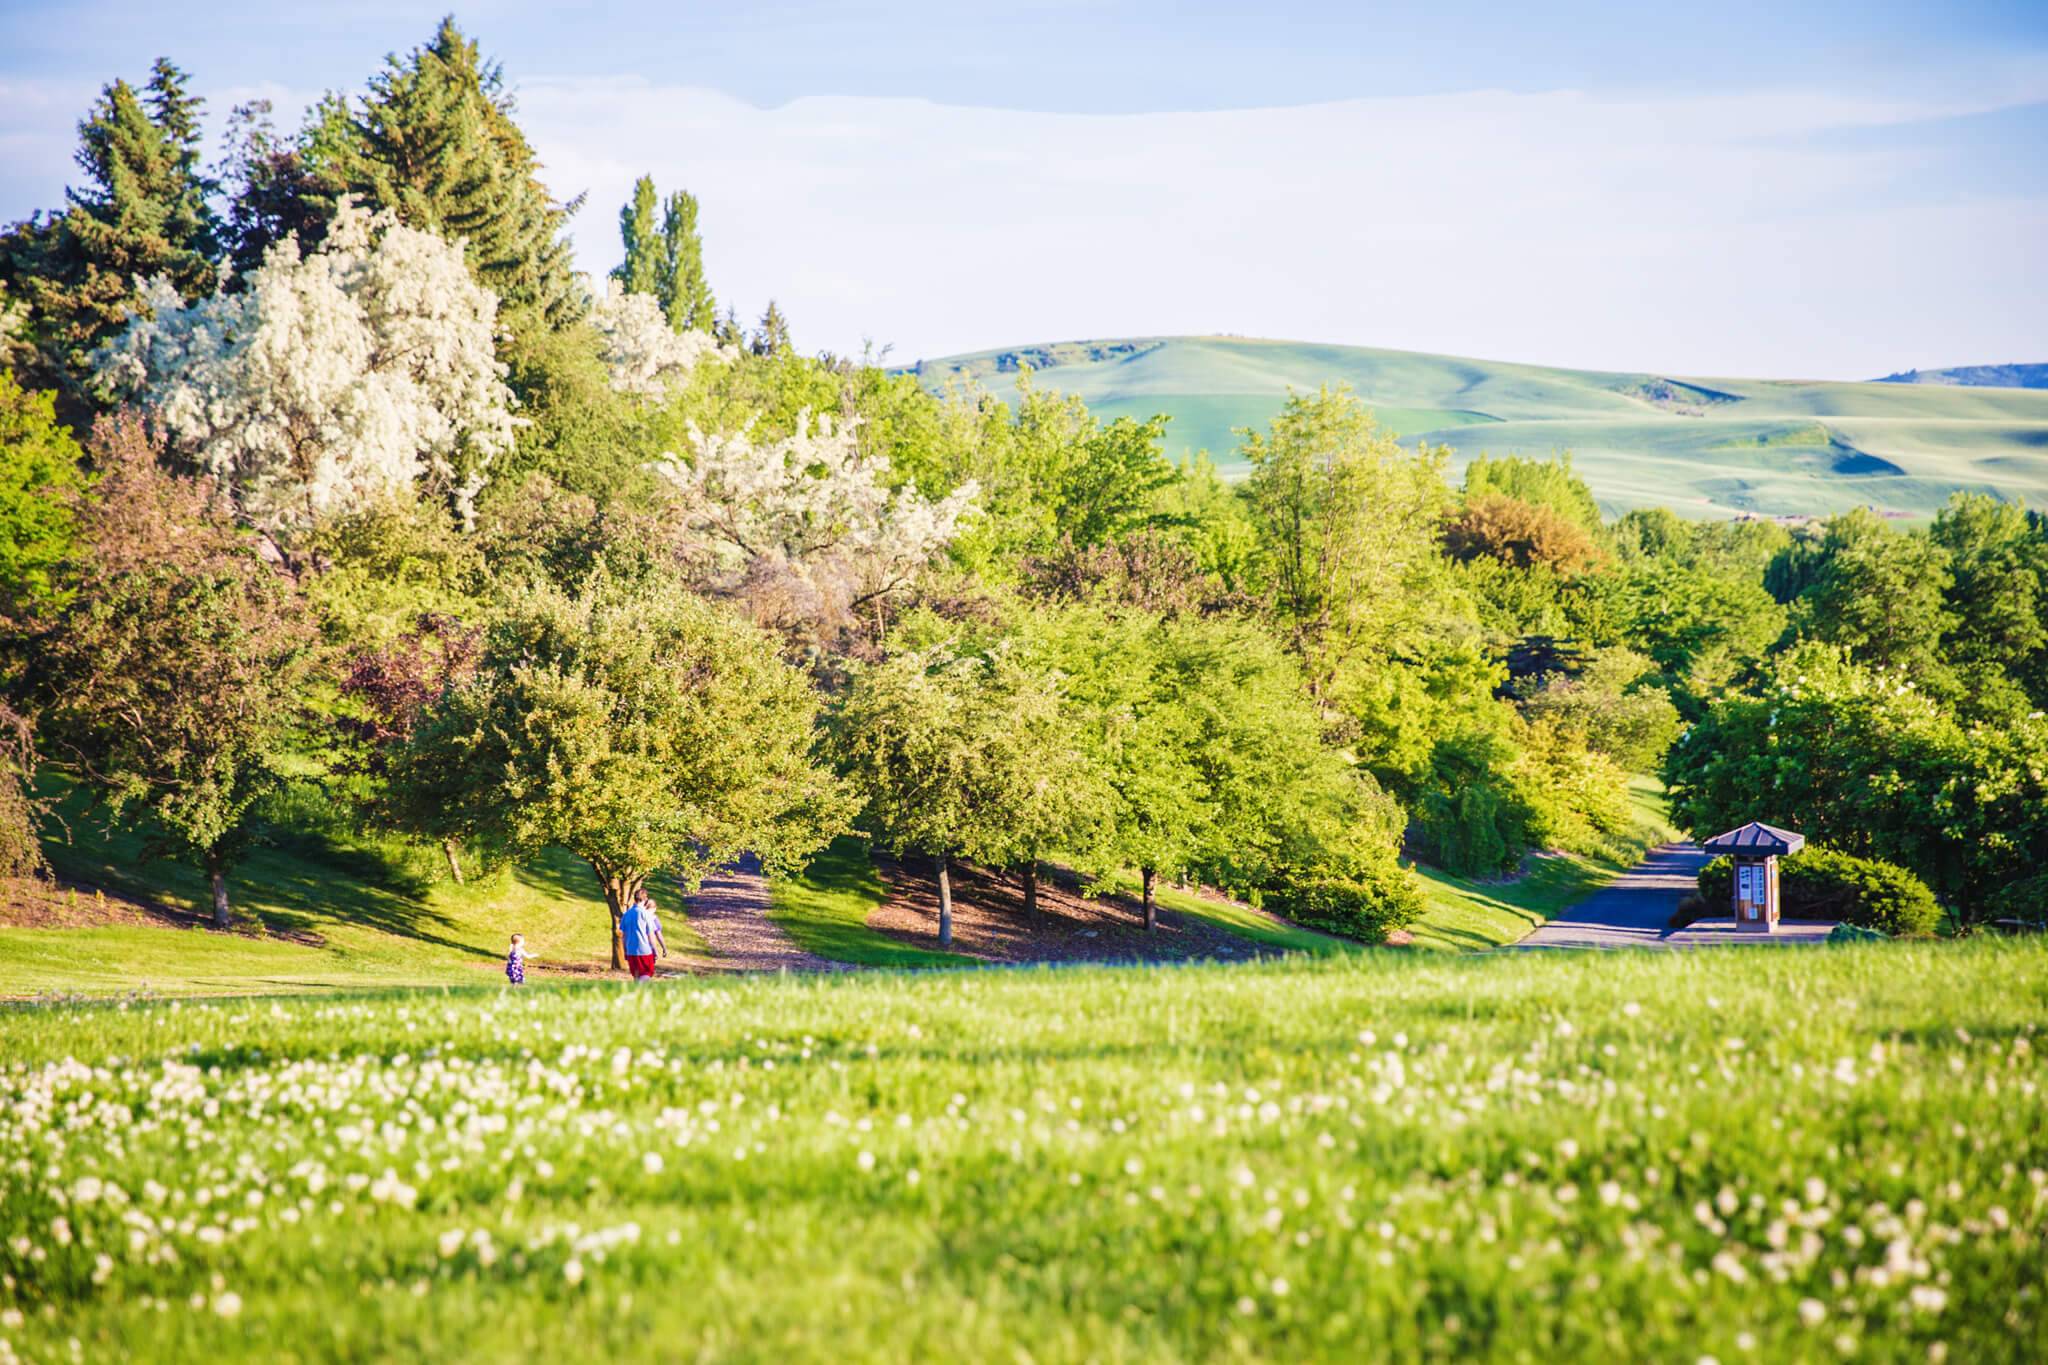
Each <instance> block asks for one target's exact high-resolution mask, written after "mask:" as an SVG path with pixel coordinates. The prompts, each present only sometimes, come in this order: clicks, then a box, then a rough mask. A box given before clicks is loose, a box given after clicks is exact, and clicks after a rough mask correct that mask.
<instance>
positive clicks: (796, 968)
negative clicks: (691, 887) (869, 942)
mask: <svg viewBox="0 0 2048 1365" xmlns="http://www.w3.org/2000/svg"><path fill="white" fill-rule="evenodd" d="M686 904H687V905H688V907H689V915H690V927H691V928H692V929H695V930H696V931H697V932H698V933H699V934H702V935H703V936H704V942H705V943H706V944H708V945H709V946H710V948H711V956H710V958H709V959H700V961H702V962H703V964H704V966H705V967H706V968H707V969H709V970H711V971H718V972H841V971H846V970H848V966H847V964H846V963H844V962H829V961H827V960H826V959H824V958H822V957H819V956H817V955H816V954H813V953H807V952H805V951H804V950H803V949H801V948H799V947H797V946H796V944H795V943H794V942H792V941H791V940H790V937H789V935H788V934H786V933H784V932H783V931H782V926H780V925H778V924H777V923H775V921H773V920H771V919H769V918H768V879H767V878H766V877H763V876H762V875H761V864H760V863H759V862H758V861H756V860H755V858H754V856H753V855H752V854H748V855H747V856H745V857H744V858H742V859H740V861H739V862H738V863H736V864H734V865H733V866H731V867H728V868H725V869H723V870H722V871H720V872H718V873H716V874H714V875H712V876H709V877H706V878H705V879H704V885H703V886H702V887H701V888H700V889H699V890H698V892H697V894H696V895H694V896H691V897H688V898H687V901H686Z"/></svg>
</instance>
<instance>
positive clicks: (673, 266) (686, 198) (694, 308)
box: [661, 190, 718, 332]
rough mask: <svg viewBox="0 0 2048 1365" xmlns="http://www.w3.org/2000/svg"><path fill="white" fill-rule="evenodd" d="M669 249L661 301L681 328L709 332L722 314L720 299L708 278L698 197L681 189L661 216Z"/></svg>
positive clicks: (671, 322)
mask: <svg viewBox="0 0 2048 1365" xmlns="http://www.w3.org/2000/svg"><path fill="white" fill-rule="evenodd" d="M661 240H662V245H663V247H664V248H665V259H664V262H663V263H664V265H665V266H666V267H667V270H666V273H665V275H664V276H663V279H662V288H661V304H662V307H663V308H664V309H665V310H667V312H668V320H669V325H670V326H672V327H674V328H675V329H676V330H677V331H679V332H683V331H699V332H708V331H710V330H711V326H712V323H713V322H714V321H715V320H716V319H717V317H718V301H717V300H716V299H714V298H713V297H712V296H711V282H710V281H709V280H707V279H705V277H704V241H703V239H702V238H701V237H699V236H698V235H697V197H696V196H695V195H693V194H691V193H690V192H689V191H687V190H677V191H676V192H675V193H674V194H671V195H670V196H669V197H668V203H667V205H666V206H665V208H664V211H663V213H662V219H661Z"/></svg>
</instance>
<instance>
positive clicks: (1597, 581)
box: [1563, 560, 1786, 720]
mask: <svg viewBox="0 0 2048 1365" xmlns="http://www.w3.org/2000/svg"><path fill="white" fill-rule="evenodd" d="M1563 605H1564V614H1565V616H1566V619H1567V622H1568V624H1569V626H1570V633H1572V634H1574V635H1577V636H1578V637H1579V638H1581V639H1583V640H1585V641H1586V642H1587V643H1588V644H1591V645H1594V646H1598V647H1615V646H1620V647H1626V648H1628V649H1631V650H1635V651H1637V652H1639V653H1642V654H1646V655H1648V656H1649V657H1650V658H1651V659H1652V660H1653V661H1654V662H1655V663H1656V665H1657V669H1658V672H1657V676H1656V678H1655V680H1654V681H1655V682H1656V683H1657V685H1659V686H1661V687H1664V688H1665V689H1667V690H1668V691H1669V692H1670V694H1671V698H1672V701H1673V703H1674V704H1675V705H1676V706H1677V707H1678V710H1679V714H1680V715H1681V716H1684V717H1685V718H1686V719H1688V720H1695V719H1698V717H1699V716H1700V715H1701V714H1702V713H1703V712H1704V711H1705V709H1706V707H1707V706H1708V704H1709V703H1710V702H1711V701H1712V700H1713V699H1714V698H1716V697H1718V696H1720V695H1722V694H1723V693H1724V692H1726V691H1727V690H1728V689H1729V688H1730V687H1732V686H1735V685H1737V684H1740V683H1743V682H1745V681H1747V680H1748V678H1749V677H1750V675H1751V674H1752V673H1753V672H1754V670H1755V669H1756V668H1757V667H1758V666H1759V664H1760V663H1761V662H1762V660H1763V659H1764V657H1765V656H1766V655H1767V654H1768V653H1769V651H1770V650H1771V648H1772V647H1773V646H1774V645H1776V644H1777V643H1778V641H1779V639H1780V637H1781V636H1782V635H1783V634H1784V631H1785V621H1786V612H1785V609H1784V608H1783V607H1781V606H1779V605H1778V604H1777V603H1776V602H1774V601H1772V600H1771V596H1770V594H1769V593H1768V592H1766V591H1765V590H1764V589H1763V588H1762V586H1760V585H1759V584H1758V583H1757V582H1756V581H1755V579H1754V578H1745V577H1742V576H1739V575H1734V574H1726V573H1723V572H1721V571H1720V570H1718V569H1716V568H1714V567H1711V566H1708V565H1703V564H1699V563H1690V564H1689V563H1686V562H1680V561H1672V560H1656V561H1651V562H1649V563H1644V564H1635V565H1630V566H1628V567H1627V568H1624V569H1622V570H1620V571H1618V572H1616V573H1611V574H1594V575H1589V576H1587V577H1585V578H1582V579H1580V580H1578V581H1577V582H1576V583H1575V584H1574V585H1573V589H1572V591H1571V592H1570V593H1569V594H1568V595H1567V596H1566V598H1565V600H1564V604H1563Z"/></svg>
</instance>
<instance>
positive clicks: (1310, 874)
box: [1260, 858, 1423, 943]
mask: <svg viewBox="0 0 2048 1365" xmlns="http://www.w3.org/2000/svg"><path fill="white" fill-rule="evenodd" d="M1260 899H1261V900H1262V901H1263V902H1264V903H1265V905H1266V907H1267V908H1268V909H1270V910H1273V911H1275V912H1276V913H1278V914H1282V915H1285V916H1286V917H1287V918H1288V919H1291V920H1293V921H1294V922H1295V923H1296V924H1301V925H1306V926H1307V927H1308V928H1310V929H1321V930H1323V931H1324V932H1325V933H1331V934H1340V935H1342V936H1343V937H1345V938H1355V939H1358V940H1360V941H1362V942H1365V943H1380V942H1383V941H1385V939H1386V937H1387V935H1388V934H1390V933H1392V932H1393V931H1394V930H1396V929H1400V928H1404V927H1406V926H1407V925H1410V924H1413V923H1414V922H1415V921H1416V920H1417V919H1418V918H1420V917H1421V915H1422V909H1423V902H1422V887H1421V886H1420V885H1419V884H1418V883H1417V881H1416V879H1415V874H1414V873H1413V872H1412V871H1410V870H1409V869H1408V868H1405V867H1403V866H1401V864H1400V863H1399V862H1397V861H1395V860H1394V859H1392V858H1388V859H1385V860H1384V861H1377V860H1376V861H1374V862H1371V863H1367V864H1364V865H1362V866H1358V867H1353V868H1350V869H1347V870H1344V871H1337V870H1335V869H1304V870H1302V871H1301V872H1299V873H1294V874H1291V875H1289V876H1287V877H1286V878H1285V880H1283V881H1281V882H1280V883H1279V884H1277V885H1275V886H1271V887H1268V888H1266V893H1265V895H1264V896H1262V897H1260Z"/></svg>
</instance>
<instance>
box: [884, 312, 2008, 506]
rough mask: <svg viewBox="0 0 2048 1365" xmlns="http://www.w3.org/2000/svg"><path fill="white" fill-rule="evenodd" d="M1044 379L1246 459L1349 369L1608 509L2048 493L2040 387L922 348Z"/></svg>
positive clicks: (933, 381)
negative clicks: (1309, 397)
mask: <svg viewBox="0 0 2048 1365" xmlns="http://www.w3.org/2000/svg"><path fill="white" fill-rule="evenodd" d="M1027 367H1028V368H1029V369H1030V370H1031V371H1033V372H1035V379H1034V382H1035V383H1037V384H1039V385H1041V386H1043V387H1049V388H1054V389H1058V390H1060V391H1062V392H1066V393H1074V394H1078V395H1080V396H1081V398H1083V399H1084V400H1085V401H1086V402H1087V403H1088V406H1089V408H1090V409H1091V410H1093V411H1095V412H1097V413H1099V414H1101V415H1102V416H1104V417H1105V418H1114V417H1121V416H1145V415H1150V414H1152V413H1155V412H1163V413H1166V414H1168V415H1170V416H1171V417H1172V418H1173V422H1172V425H1171V426H1170V427H1169V428H1168V431H1167V445H1168V453H1169V454H1172V455H1175V456H1180V455H1184V454H1188V453H1191V452H1193V451H1196V450H1207V451H1209V452H1210V453H1211V454H1212V455H1214V456H1215V457H1216V459H1217V462H1218V464H1220V465H1222V466H1223V467H1224V468H1225V470H1226V471H1229V470H1233V469H1240V468H1241V467H1242V466H1241V462H1240V461H1238V459H1237V457H1236V453H1235V452H1236V449H1237V444H1238V438H1237V436H1236V435H1235V434H1234V432H1235V430H1236V429H1237V428H1241V427H1246V426H1257V427H1263V426H1264V425H1265V424H1266V423H1267V422H1269V421H1270V420H1271V419H1272V416H1273V414H1274V413H1275V412H1277V411H1278V410H1279V408H1280V405H1281V404H1282V403H1283V402H1285V401H1286V398H1287V394H1288V392H1289V391H1290V390H1295V389H1314V388H1315V387H1317V386H1318V385H1321V384H1326V383H1328V384H1336V383H1342V384H1349V385H1350V386H1351V387H1352V388H1353V389H1354V390H1355V391H1356V392H1357V393H1358V394H1359V395H1360V396H1361V397H1363V398H1364V399H1365V400H1366V401H1367V402H1369V403H1371V404H1372V406H1373V407H1374V409H1375V410H1377V412H1378V413H1379V415H1380V419H1381V421H1382V423H1383V424H1384V425H1386V426H1387V427H1389V428H1391V429H1392V430H1394V431H1396V432H1398V433H1400V435H1401V436H1402V438H1403V439H1404V440H1417V439H1420V440H1426V441H1429V442H1430V443H1432V444H1440V445H1445V446H1449V447H1450V448H1451V449H1452V451H1453V452H1454V453H1455V455H1456V457H1457V459H1458V461H1459V462H1460V463H1461V464H1462V462H1463V461H1464V460H1466V459H1469V458H1470V457H1472V456H1474V455H1477V454H1479V453H1481V452H1482V451H1483V452H1487V453H1491V454H1495V455H1501V454H1523V455H1535V456H1546V455H1550V454H1553V453H1555V452H1559V451H1570V452H1571V453H1572V456H1573V458H1574V461H1575V462H1576V464H1577V467H1578V469H1579V471H1580V472H1581V473H1582V474H1583V475H1584V476H1585V477H1586V479H1587V481H1588V482H1590V483H1591V484H1592V486H1593V490H1594V492H1595V493H1596V494H1597V495H1598V496H1599V498H1600V500H1601V502H1602V504H1603V505H1605V506H1606V507H1607V508H1608V509H1609V510H1610V511H1622V510H1626V509H1628V508H1631V507H1641V506H1649V505H1659V504H1660V505H1663V506H1668V507H1671V508H1673V509H1674V510H1676V511H1678V512H1681V513H1684V514H1686V515H1689V516H1699V517H1709V516H1725V515H1728V514H1730V513H1757V514H1763V515H1778V516H1786V515H1801V516H1812V515H1822V514H1826V513H1829V512H1836V511H1841V510H1844V509H1846V508H1849V507H1856V506H1862V505H1869V506H1873V507H1876V508H1878V509H1880V510H1881V511H1885V512H1889V513H1893V514H1896V515H1900V516H1908V517H1918V516H1927V515H1929V514H1931V513H1932V512H1933V511H1934V510H1935V509H1936V508H1937V507H1939V506H1940V505H1941V503H1942V502H1943V500H1945V499H1946V498H1947V497H1948V495H1949V494H1950V493H1951V492H1953V491H1954V490H1956V489H1958V488H1969V489H1978V490H1982V491H1985V492H1991V493H1997V494H1999V495H2001V496H2004V497H2008V498H2019V497H2023V498H2025V499H2027V501H2029V502H2030V503H2034V504H2036V505H2040V504H2044V503H2048V391H2042V390H2030V389H2017V388H2015V389H2000V388H1985V387H1971V386H1963V385H1955V384H1939V383H1927V384H1907V383H1867V384H1845V383H1821V382H1804V381H1787V380H1758V379H1704V378H1683V379H1681V378H1677V377H1673V376H1669V375H1661V374H1652V373H1638V374H1628V373H1618V372H1607V371H1597V370H1565V369H1554V368H1549V367H1546V366H1541V365H1517V364H1509V363H1505V362H1500V361H1489V360H1469V359H1463V358H1460V357H1456V356H1439V355H1423V354H1419V353H1417V352H1412V351H1386V350H1376V349H1372V348H1369V347H1363V346H1328V345H1321V344H1314V343H1308V342H1291V341H1260V340H1254V339H1250V338H1245V337H1220V336H1218V337H1151V338H1140V339H1131V340H1110V341H1077V342H1061V343H1056V344H1051V345H1044V346H1025V347H1016V348H1013V349H1010V350H1002V351H982V352H978V353H976V354H973V355H963V356H952V357H948V358H945V359H940V360H928V361H924V362H921V363H920V364H919V365H918V366H917V367H916V371H915V372H916V373H917V375H918V376H919V377H920V379H922V380H923V381H924V382H925V383H926V384H927V385H929V386H931V387H932V388H934V389H942V388H944V387H945V386H946V385H948V384H949V383H960V382H968V383H972V384H977V385H980V386H982V387H985V388H988V389H990V390H993V391H996V392H1005V391H1007V390H1008V389H1010V388H1011V387H1012V386H1013V385H1014V384H1015V383H1016V382H1017V380H1018V378H1019V377H1020V376H1021V375H1022V374H1023V373H1024V371H1025V370H1026V368H1027Z"/></svg>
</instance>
